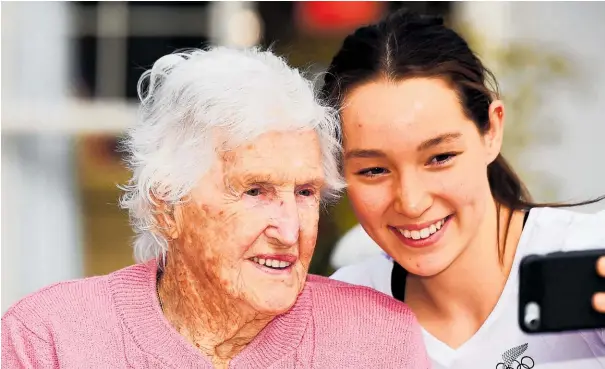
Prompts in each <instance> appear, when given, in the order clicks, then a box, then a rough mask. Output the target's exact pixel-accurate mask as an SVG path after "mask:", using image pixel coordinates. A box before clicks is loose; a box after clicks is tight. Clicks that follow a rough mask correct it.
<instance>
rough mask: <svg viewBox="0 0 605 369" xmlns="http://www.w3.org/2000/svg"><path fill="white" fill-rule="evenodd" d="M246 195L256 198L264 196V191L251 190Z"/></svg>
mask: <svg viewBox="0 0 605 369" xmlns="http://www.w3.org/2000/svg"><path fill="white" fill-rule="evenodd" d="M244 193H245V194H246V195H248V196H252V197H256V196H260V195H261V194H262V191H261V189H260V188H251V189H249V190H248V191H246V192H244Z"/></svg>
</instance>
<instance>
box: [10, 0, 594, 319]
mask: <svg viewBox="0 0 605 369" xmlns="http://www.w3.org/2000/svg"><path fill="white" fill-rule="evenodd" d="M400 7H407V8H410V9H414V10H419V11H424V12H427V13H436V14H441V15H443V16H445V18H446V20H447V23H449V24H450V25H451V26H453V27H454V28H455V29H456V30H458V31H460V32H462V33H463V34H464V36H465V37H466V38H467V40H468V41H469V43H470V44H471V46H472V47H473V48H474V49H475V50H476V51H477V52H478V54H479V55H480V57H481V58H482V59H483V61H484V62H485V63H486V64H487V66H488V67H490V68H491V69H492V70H493V71H494V73H495V75H496V77H497V78H498V79H499V82H500V84H501V88H502V91H503V95H504V100H505V102H506V104H507V108H508V110H507V125H508V128H507V135H506V138H505V149H504V151H505V155H506V156H507V157H508V158H509V160H511V161H512V162H513V164H514V165H515V167H516V168H517V170H518V171H519V172H520V174H521V176H522V178H523V179H524V180H525V181H526V182H527V184H528V185H529V188H530V190H531V191H532V193H533V195H534V196H535V198H536V199H537V200H540V201H571V200H583V199H588V198H592V197H596V196H598V195H601V194H603V193H605V163H604V159H605V147H604V146H602V145H603V143H604V142H605V122H604V119H603V116H604V114H605V113H604V112H605V46H604V43H603V36H604V35H605V22H603V19H605V3H603V2H585V3H582V2H552V3H551V2H535V3H533V2H423V1H417V2H401V1H390V2H364V1H361V2H237V1H235V2H179V1H170V2H168V1H166V2H164V1H157V2H147V1H142V2H95V1H86V2H84V1H83V2H2V6H1V32H2V33H1V37H2V38H1V48H2V49H1V51H2V53H1V66H2V70H1V72H2V74H1V78H2V79H1V82H2V90H1V103H2V106H1V119H2V120H1V123H2V141H1V145H2V199H1V201H2V214H1V216H2V222H1V227H2V232H1V234H2V238H1V245H2V263H1V264H2V265H1V270H2V274H1V282H2V312H3V313H4V311H6V309H7V308H8V307H9V306H10V305H11V304H13V303H14V302H16V300H18V299H20V298H21V297H23V296H25V295H26V294H29V293H31V292H33V291H35V290H37V289H39V288H41V287H44V286H46V285H48V284H50V283H53V282H56V281H60V280H66V279H73V278H79V277H83V276H93V275H99V274H105V273H109V272H111V271H114V270H116V269H119V268H122V267H124V266H127V265H130V264H132V263H133V258H132V248H131V241H132V237H133V233H132V232H131V229H130V226H129V223H128V216H127V214H126V212H124V211H121V210H120V209H119V208H118V206H117V199H118V197H119V195H120V192H119V191H118V189H117V187H116V185H117V184H121V183H125V182H126V180H127V179H128V176H129V174H128V172H127V171H126V170H125V169H124V167H123V165H122V160H121V156H120V153H118V152H117V151H116V144H117V142H118V140H119V138H120V135H121V134H122V133H123V131H124V129H125V128H126V127H128V125H129V124H130V123H131V122H133V120H134V114H135V112H136V102H137V101H136V82H137V79H138V77H139V76H140V75H141V73H142V72H143V71H144V70H145V69H147V68H148V67H150V66H151V64H152V63H153V62H154V61H155V60H156V59H157V58H159V57H160V56H162V55H164V54H166V53H170V52H173V51H175V50H178V49H182V48H188V47H207V46H208V45H213V44H221V45H232V46H243V47H246V46H253V45H262V46H269V45H272V47H273V49H274V51H276V52H277V53H279V54H281V55H284V56H286V57H287V58H288V60H289V61H290V63H291V64H292V65H294V66H296V67H299V68H302V69H304V70H306V71H308V72H310V73H316V72H321V71H322V70H324V68H326V67H327V64H328V63H329V62H330V59H331V57H332V55H333V54H334V53H335V52H336V50H337V49H338V47H339V46H340V44H341V43H342V40H343V38H344V36H345V35H346V34H347V33H348V32H350V31H352V30H353V29H354V28H355V27H357V26H359V25H361V24H365V23H369V22H373V21H376V20H378V19H379V18H380V17H382V16H383V15H384V14H385V13H386V12H389V11H392V10H395V9H397V8H400ZM604 208H605V204H604V203H603V202H602V203H600V204H595V205H591V206H589V207H585V208H583V209H581V210H582V211H595V210H599V209H604ZM320 223H321V224H320V236H319V244H318V246H317V251H316V254H315V256H314V259H313V264H312V267H311V269H312V270H311V272H313V273H318V274H323V275H328V274H330V273H331V272H332V271H333V270H334V268H336V267H340V266H342V265H344V264H347V263H350V262H354V261H357V260H359V259H363V258H364V257H367V255H368V254H373V253H378V252H380V251H379V249H378V248H377V247H376V246H375V245H373V243H371V242H368V240H367V238H365V235H364V234H357V235H349V237H353V241H354V242H353V244H354V245H356V246H355V248H354V247H351V248H347V249H344V250H342V249H341V250H339V252H338V253H337V254H334V252H333V251H334V248H335V245H336V244H337V242H338V240H340V239H341V237H342V236H343V235H344V234H345V233H346V232H347V231H348V230H349V229H351V227H353V226H354V225H355V224H356V221H355V219H354V217H353V215H352V213H351V210H350V207H349V204H348V201H347V199H346V198H344V199H343V201H341V202H340V203H339V204H338V205H337V206H335V207H334V208H333V209H331V210H330V212H329V213H326V214H323V216H322V218H321V222H320ZM604 226H605V225H604ZM355 241H356V242H355Z"/></svg>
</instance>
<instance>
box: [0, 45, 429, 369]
mask: <svg viewBox="0 0 605 369" xmlns="http://www.w3.org/2000/svg"><path fill="white" fill-rule="evenodd" d="M139 90H140V96H141V101H142V102H141V113H140V119H139V120H138V122H137V124H136V125H135V126H134V127H133V129H132V130H131V131H130V132H129V136H128V139H127V141H126V144H127V145H126V147H127V149H128V152H129V154H130V157H129V165H130V167H131V169H132V171H133V176H132V179H131V181H130V183H129V184H128V186H126V187H125V188H124V189H125V191H126V193H125V196H124V198H123V199H122V205H123V206H124V207H125V208H127V209H128V210H129V211H130V215H131V218H132V223H133V226H134V228H135V231H136V232H137V238H136V240H135V245H134V248H135V254H136V256H137V259H138V260H139V261H140V264H137V265H134V266H131V267H128V268H125V269H123V270H120V271H117V272H114V273H112V274H110V275H106V276H101V277H95V278H89V279H84V280H78V281H71V282H63V283H59V284H56V285H53V286H51V287H48V288H46V289H43V290H41V291H39V292H37V293H36V294H34V295H31V296H29V297H27V298H25V299H23V300H22V301H20V302H19V303H17V304H16V305H15V306H13V307H12V308H11V309H10V310H9V311H8V312H7V313H6V315H5V316H4V317H3V319H2V367H3V368H20V367H27V368H59V367H61V368H112V369H117V368H179V369H181V368H318V369H324V368H422V369H425V368H428V367H429V364H428V361H427V356H426V352H425V349H424V346H423V344H422V338H421V333H420V329H419V326H418V325H417V322H416V319H415V317H414V316H413V315H412V314H411V313H410V310H409V309H408V308H407V306H406V305H404V304H403V303H400V302H397V301H395V300H394V299H391V298H390V297H387V296H386V295H383V294H380V293H379V292H374V291H373V290H370V289H368V288H366V287H356V286H352V285H348V284H344V283H343V282H337V281H331V280H328V279H326V278H322V277H315V276H308V275H307V270H308V268H309V263H310V261H311V256H312V254H313V250H314V247H315V241H316V237H317V224H318V217H319V211H320V204H321V203H322V201H324V200H329V199H335V198H336V197H337V195H338V194H339V191H340V190H341V189H342V180H341V178H340V175H339V172H338V163H337V158H338V154H339V150H340V146H339V145H338V143H337V141H335V140H334V138H333V137H334V133H336V131H337V130H338V129H339V128H338V122H337V120H336V118H335V116H336V115H335V114H334V112H333V111H332V110H331V109H329V108H327V107H324V106H322V105H321V104H320V103H319V102H318V100H317V98H316V95H315V93H314V91H313V87H312V85H311V84H310V83H309V82H308V81H307V80H305V79H304V78H302V77H301V75H300V74H299V73H298V72H297V71H296V70H292V69H290V68H289V67H288V66H287V65H286V63H284V61H283V60H282V59H280V58H278V57H276V56H274V55H273V54H271V53H269V52H261V51H258V50H248V51H236V50H230V49H226V48H215V49H211V50H210V51H191V52H187V53H180V54H172V55H168V56H165V57H163V58H161V59H160V60H158V61H157V62H156V63H155V64H154V66H153V68H152V69H151V71H149V72H148V73H147V74H146V75H145V76H144V77H143V79H142V80H141V82H140V83H139Z"/></svg>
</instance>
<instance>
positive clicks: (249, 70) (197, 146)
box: [120, 47, 345, 262]
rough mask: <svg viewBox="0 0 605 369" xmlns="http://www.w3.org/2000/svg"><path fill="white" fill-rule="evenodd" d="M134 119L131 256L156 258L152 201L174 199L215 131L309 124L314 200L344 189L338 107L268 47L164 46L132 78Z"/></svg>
mask: <svg viewBox="0 0 605 369" xmlns="http://www.w3.org/2000/svg"><path fill="white" fill-rule="evenodd" d="M137 90H138V94H139V99H140V100H141V104H140V110H139V115H138V118H137V120H136V122H135V124H134V126H133V127H132V128H131V129H129V131H128V133H127V136H126V138H125V140H124V141H123V144H124V147H125V151H126V152H127V154H128V157H127V165H128V167H129V169H130V170H131V171H132V177H131V179H130V181H129V182H128V184H127V185H125V186H122V187H121V188H122V189H123V190H124V191H125V193H124V195H123V196H122V198H121V199H120V206H121V207H122V208H124V209H128V211H129V215H130V220H131V224H132V226H133V228H134V231H135V232H136V238H135V241H134V254H135V258H136V260H137V261H138V262H142V261H145V260H149V259H151V258H159V257H162V258H165V256H166V252H167V249H168V243H167V240H166V238H165V237H164V236H163V235H162V232H159V229H158V227H159V226H158V225H157V224H156V221H155V212H156V205H157V203H156V200H159V201H164V202H166V203H168V204H171V205H172V204H175V203H177V202H179V201H181V200H183V199H184V198H185V197H186V196H187V195H188V194H189V193H190V191H191V190H192V189H193V188H194V186H195V185H196V184H197V183H198V181H199V180H200V178H201V177H202V176H203V175H204V174H205V173H206V171H207V170H209V168H210V166H211V165H212V162H213V160H216V151H217V150H218V149H220V148H219V147H216V141H215V139H216V137H214V136H213V134H212V133H213V132H215V131H216V129H219V130H220V131H221V133H223V132H224V134H225V137H227V140H229V143H232V144H237V143H242V142H246V141H251V140H253V139H254V138H256V137H258V136H259V135H261V134H263V133H266V132H269V131H289V130H305V129H314V130H315V131H316V132H317V134H318V138H319V140H320V145H321V151H322V156H323V158H322V160H323V163H322V164H323V170H324V175H325V177H326V183H327V185H326V189H325V190H324V192H323V193H322V203H325V202H326V201H330V200H336V199H338V197H339V195H340V193H341V191H342V189H343V188H344V186H345V184H344V180H343V179H342V177H341V174H340V170H339V158H340V155H341V154H342V147H341V146H340V143H339V142H338V141H337V139H336V137H338V136H339V133H340V125H339V121H338V112H337V111H336V110H335V109H333V108H331V107H329V106H326V105H324V104H322V103H321V102H320V99H319V97H318V95H317V93H316V91H315V90H314V88H313V84H312V83H311V82H310V81H309V80H307V79H305V78H304V77H303V76H302V75H301V73H300V72H299V71H298V70H296V69H292V68H290V67H289V66H288V64H287V63H286V62H285V61H284V59H283V58H281V57H278V56H276V55H274V54H273V53H271V52H270V51H261V50H260V49H257V48H253V49H247V50H236V49H231V48H226V47H214V48H211V49H209V50H207V51H204V50H198V49H194V50H188V51H185V52H178V53H174V54H169V55H165V56H163V57H162V58H160V59H159V60H157V61H156V62H155V63H154V64H153V67H152V68H151V70H149V71H146V72H145V73H144V74H143V75H142V76H141V78H140V80H139V83H138V86H137Z"/></svg>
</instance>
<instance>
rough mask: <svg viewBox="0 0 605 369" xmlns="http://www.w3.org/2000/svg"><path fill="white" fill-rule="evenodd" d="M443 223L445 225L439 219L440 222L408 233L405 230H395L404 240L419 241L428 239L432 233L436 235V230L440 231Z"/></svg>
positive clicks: (443, 220) (443, 221) (442, 220)
mask: <svg viewBox="0 0 605 369" xmlns="http://www.w3.org/2000/svg"><path fill="white" fill-rule="evenodd" d="M444 223H445V219H441V220H440V221H438V222H435V223H433V224H431V225H430V226H428V227H426V228H422V229H418V230H413V231H409V230H407V229H397V230H398V231H399V233H401V234H402V235H403V237H405V238H411V239H413V240H420V239H424V238H428V237H429V236H430V235H432V234H433V233H436V232H437V231H438V230H440V229H441V227H443V224H444Z"/></svg>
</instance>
